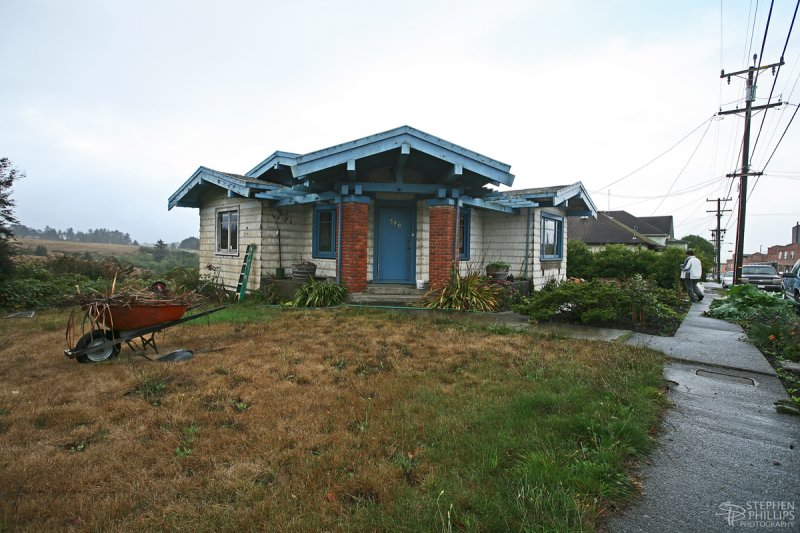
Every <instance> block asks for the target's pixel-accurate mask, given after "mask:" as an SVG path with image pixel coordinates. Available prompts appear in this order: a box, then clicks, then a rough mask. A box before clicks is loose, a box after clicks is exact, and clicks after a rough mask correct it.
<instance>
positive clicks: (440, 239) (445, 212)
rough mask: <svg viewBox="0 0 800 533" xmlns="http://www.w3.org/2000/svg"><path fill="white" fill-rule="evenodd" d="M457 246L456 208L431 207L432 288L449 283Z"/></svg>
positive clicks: (429, 251) (429, 270)
mask: <svg viewBox="0 0 800 533" xmlns="http://www.w3.org/2000/svg"><path fill="white" fill-rule="evenodd" d="M455 245H456V207H455V206H453V205H433V206H431V207H430V238H429V239H428V276H429V279H430V284H431V287H435V286H437V285H442V284H444V283H447V281H448V279H449V277H450V272H451V269H452V268H453V256H454V255H455V252H454V250H455Z"/></svg>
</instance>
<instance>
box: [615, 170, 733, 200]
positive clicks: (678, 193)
mask: <svg viewBox="0 0 800 533" xmlns="http://www.w3.org/2000/svg"><path fill="white" fill-rule="evenodd" d="M725 178H726V176H725V175H721V176H716V177H714V178H711V179H708V180H706V181H701V182H700V183H696V184H694V185H692V186H691V187H687V188H685V189H680V190H677V191H675V192H673V193H672V196H681V195H683V194H689V193H692V192H695V191H699V190H700V189H702V188H703V187H705V186H706V185H709V184H713V183H715V182H719V181H721V180H723V179H725ZM665 196H666V195H665V194H655V195H651V196H629V195H625V194H615V195H614V198H626V199H628V200H660V199H661V198H664V197H665Z"/></svg>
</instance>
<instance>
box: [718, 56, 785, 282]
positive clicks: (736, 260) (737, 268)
mask: <svg viewBox="0 0 800 533" xmlns="http://www.w3.org/2000/svg"><path fill="white" fill-rule="evenodd" d="M756 59H758V55H755V54H754V55H753V63H754V65H753V66H752V67H748V68H747V69H745V70H739V71H737V72H731V73H730V74H725V71H724V70H723V71H722V72H721V73H720V76H719V77H720V78H728V83H729V84H730V82H731V76H741V75H742V74H747V90H746V91H745V108H744V138H743V139H742V171H741V172H733V173H732V174H727V176H728V177H729V178H733V177H738V178H739V220H738V223H737V224H736V251H735V252H734V253H735V255H734V256H733V284H734V285H738V284H739V280H740V279H741V276H742V259H743V258H744V222H745V214H746V212H747V177H748V176H760V175H761V174H762V173H761V172H750V119H751V118H752V116H753V111H758V110H762V109H763V110H766V109H769V108H770V107H775V106H779V105H781V104H783V102H781V101H778V102H775V103H774V104H771V103H766V104H764V105H758V106H754V105H753V102H754V101H755V99H756V86H755V85H754V84H753V75H754V74H755V73H756V72H760V71H762V70H767V69H772V70H773V74H774V73H775V67H780V66H782V65H783V58H781V60H780V62H778V63H773V64H771V65H765V66H763V67H762V66H760V65H759V66H755V62H756ZM741 112H742V110H741V109H738V108H736V109H731V110H729V111H721V110H720V112H719V113H717V114H718V115H730V114H733V113H741Z"/></svg>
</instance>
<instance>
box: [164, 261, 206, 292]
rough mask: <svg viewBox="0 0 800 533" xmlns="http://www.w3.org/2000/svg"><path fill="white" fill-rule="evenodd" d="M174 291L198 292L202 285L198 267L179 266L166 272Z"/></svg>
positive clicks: (167, 279)
mask: <svg viewBox="0 0 800 533" xmlns="http://www.w3.org/2000/svg"><path fill="white" fill-rule="evenodd" d="M163 278H164V280H166V282H167V284H168V285H169V288H170V289H171V290H172V292H175V293H181V292H189V291H192V292H196V291H197V290H198V289H199V287H200V271H199V270H198V269H197V268H192V267H182V266H177V267H175V268H173V269H171V270H168V271H167V272H166V273H164V276H163Z"/></svg>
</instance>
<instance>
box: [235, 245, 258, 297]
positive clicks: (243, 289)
mask: <svg viewBox="0 0 800 533" xmlns="http://www.w3.org/2000/svg"><path fill="white" fill-rule="evenodd" d="M255 251H256V245H255V244H248V245H247V250H245V252H244V260H243V261H242V271H241V272H240V273H239V283H238V284H237V285H236V297H237V299H238V301H240V302H241V301H244V297H245V296H247V279H248V278H249V277H250V265H251V264H252V262H253V252H255Z"/></svg>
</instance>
